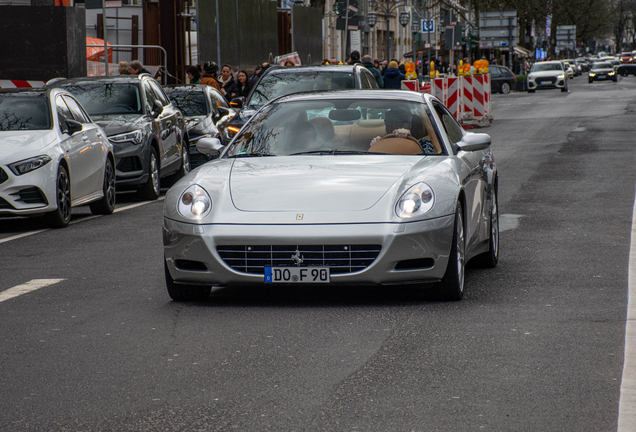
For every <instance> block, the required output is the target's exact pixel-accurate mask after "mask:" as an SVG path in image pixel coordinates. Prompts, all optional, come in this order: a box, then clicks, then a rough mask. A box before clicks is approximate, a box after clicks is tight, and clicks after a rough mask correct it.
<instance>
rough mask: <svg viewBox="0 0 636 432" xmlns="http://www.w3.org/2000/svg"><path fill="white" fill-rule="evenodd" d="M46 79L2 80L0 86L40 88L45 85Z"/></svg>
mask: <svg viewBox="0 0 636 432" xmlns="http://www.w3.org/2000/svg"><path fill="white" fill-rule="evenodd" d="M44 84H46V81H23V80H0V88H2V89H8V88H39V87H44Z"/></svg>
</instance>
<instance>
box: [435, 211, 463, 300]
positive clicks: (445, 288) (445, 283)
mask: <svg viewBox="0 0 636 432" xmlns="http://www.w3.org/2000/svg"><path fill="white" fill-rule="evenodd" d="M465 260H466V243H465V240H464V217H463V207H462V203H461V202H457V209H456V210H455V225H454V232H453V240H452V244H451V249H450V255H449V257H448V265H447V266H446V273H445V274H444V277H443V278H442V280H441V282H440V283H439V289H438V293H439V296H440V297H441V298H442V299H443V300H452V301H457V300H461V299H462V297H464V275H465V269H466V266H465V264H466V263H465Z"/></svg>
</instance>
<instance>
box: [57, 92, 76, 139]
mask: <svg viewBox="0 0 636 432" xmlns="http://www.w3.org/2000/svg"><path fill="white" fill-rule="evenodd" d="M55 108H56V110H57V118H58V126H59V127H60V130H61V131H62V133H67V132H68V127H67V126H66V120H74V118H73V113H71V110H70V109H69V108H68V106H66V102H64V100H63V99H62V96H58V97H56V98H55Z"/></svg>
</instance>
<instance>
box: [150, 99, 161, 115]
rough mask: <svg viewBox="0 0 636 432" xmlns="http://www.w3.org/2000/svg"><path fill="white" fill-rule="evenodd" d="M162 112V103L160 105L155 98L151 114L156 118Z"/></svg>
mask: <svg viewBox="0 0 636 432" xmlns="http://www.w3.org/2000/svg"><path fill="white" fill-rule="evenodd" d="M162 112H163V105H161V102H159V101H158V100H156V101H155V103H153V104H152V116H153V117H154V118H157V117H159V116H160V115H161V113H162Z"/></svg>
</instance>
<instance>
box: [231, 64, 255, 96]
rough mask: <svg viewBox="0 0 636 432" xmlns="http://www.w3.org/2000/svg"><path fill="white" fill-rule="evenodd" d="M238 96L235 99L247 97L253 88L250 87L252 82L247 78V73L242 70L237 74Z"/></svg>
mask: <svg viewBox="0 0 636 432" xmlns="http://www.w3.org/2000/svg"><path fill="white" fill-rule="evenodd" d="M236 89H237V92H236V96H235V97H241V96H242V97H245V98H246V97H247V95H248V94H249V92H250V90H251V89H252V87H251V86H250V80H249V79H248V78H247V72H245V71H244V70H240V71H239V72H238V73H237V74H236Z"/></svg>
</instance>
